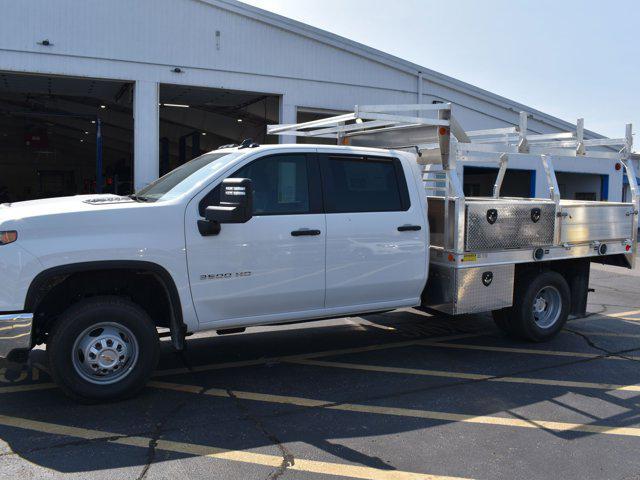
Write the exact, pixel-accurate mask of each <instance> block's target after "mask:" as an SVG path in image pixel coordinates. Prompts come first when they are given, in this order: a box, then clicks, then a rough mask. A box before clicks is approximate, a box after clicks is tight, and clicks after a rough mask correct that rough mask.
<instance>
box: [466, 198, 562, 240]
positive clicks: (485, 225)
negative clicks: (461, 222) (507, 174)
mask: <svg viewBox="0 0 640 480" xmlns="http://www.w3.org/2000/svg"><path fill="white" fill-rule="evenodd" d="M534 209H539V212H540V214H539V219H538V221H537V222H534V221H533V220H532V212H533V210H534ZM490 210H495V213H497V216H496V218H495V222H494V223H490V221H489V219H490V213H489V212H490ZM555 216H556V209H555V204H554V203H544V202H532V201H527V200H523V201H522V202H518V201H510V202H504V203H500V202H496V201H488V202H484V201H474V202H469V203H468V204H467V205H466V223H467V224H466V229H465V250H467V251H487V250H504V249H513V248H527V247H541V246H547V245H552V244H553V229H554V223H555Z"/></svg>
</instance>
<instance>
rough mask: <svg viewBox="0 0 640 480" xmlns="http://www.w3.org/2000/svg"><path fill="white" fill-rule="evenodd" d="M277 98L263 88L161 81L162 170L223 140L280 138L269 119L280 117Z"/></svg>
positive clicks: (274, 141) (270, 139)
mask: <svg viewBox="0 0 640 480" xmlns="http://www.w3.org/2000/svg"><path fill="white" fill-rule="evenodd" d="M279 103H280V98H279V97H278V96H277V95H265V94H262V93H252V92H241V91H232V90H220V89H213V88H200V87H191V86H186V85H168V84H162V85H161V86H160V175H164V174H165V173H167V172H169V171H170V170H173V169H174V168H176V167H178V166H180V165H182V164H183V163H185V162H187V161H189V160H191V159H192V158H195V157H197V156H199V155H201V154H202V153H204V152H208V151H211V150H215V149H216V148H218V147H220V146H222V145H227V144H240V143H241V142H242V141H243V140H245V139H247V138H251V139H253V141H254V142H256V143H260V144H265V143H278V138H277V137H275V136H272V135H267V125H269V124H275V123H278V118H279Z"/></svg>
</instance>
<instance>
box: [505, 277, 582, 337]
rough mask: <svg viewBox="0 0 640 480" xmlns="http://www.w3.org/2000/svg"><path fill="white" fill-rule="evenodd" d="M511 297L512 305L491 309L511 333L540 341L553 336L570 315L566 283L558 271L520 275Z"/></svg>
mask: <svg viewBox="0 0 640 480" xmlns="http://www.w3.org/2000/svg"><path fill="white" fill-rule="evenodd" d="M513 297H514V301H513V307H511V308H508V309H504V310H499V311H496V312H493V318H494V320H495V322H496V325H498V327H499V328H500V329H501V330H503V331H505V332H506V333H508V334H510V335H514V336H518V337H521V338H524V339H527V340H531V341H534V342H543V341H545V340H549V339H551V338H552V337H554V336H555V335H556V334H557V333H558V332H559V331H560V330H561V329H562V327H563V326H564V324H565V323H566V321H567V318H568V317H569V309H570V302H571V293H570V290H569V285H568V284H567V281H566V280H565V279H564V277H563V276H562V275H560V274H559V273H557V272H553V271H545V272H539V273H534V274H529V275H523V276H522V278H520V279H518V281H517V282H516V285H515V292H514V296H513Z"/></svg>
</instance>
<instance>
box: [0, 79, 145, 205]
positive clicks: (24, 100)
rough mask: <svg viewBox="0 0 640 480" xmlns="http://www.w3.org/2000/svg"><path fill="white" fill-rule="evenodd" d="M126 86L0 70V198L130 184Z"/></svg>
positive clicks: (114, 189) (112, 189) (123, 189)
mask: <svg viewBox="0 0 640 480" xmlns="http://www.w3.org/2000/svg"><path fill="white" fill-rule="evenodd" d="M132 94H133V86H132V84H131V83H127V82H113V81H104V80H97V79H85V78H82V79H81V78H70V77H56V76H41V75H25V74H16V73H8V72H4V73H0V172H1V174H0V202H16V201H21V200H31V199H38V198H49V197H57V196H67V195H76V194H83V193H95V192H105V193H118V194H128V193H131V189H132V178H133V172H132V155H133V114H132Z"/></svg>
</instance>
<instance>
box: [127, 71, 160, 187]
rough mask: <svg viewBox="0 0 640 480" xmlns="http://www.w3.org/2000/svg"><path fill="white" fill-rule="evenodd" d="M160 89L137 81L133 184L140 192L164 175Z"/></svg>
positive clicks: (134, 100) (154, 84)
mask: <svg viewBox="0 0 640 480" xmlns="http://www.w3.org/2000/svg"><path fill="white" fill-rule="evenodd" d="M159 92H160V86H159V84H158V83H156V82H147V81H141V80H138V81H136V85H135V90H134V93H133V125H134V126H133V145H134V148H133V181H134V186H135V189H136V190H139V189H141V188H142V187H144V186H145V185H148V184H149V183H151V182H152V181H154V180H155V179H157V178H158V175H159V171H160V165H159V164H160V120H159V113H160V111H159V108H158V100H159V98H160V97H159Z"/></svg>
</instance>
